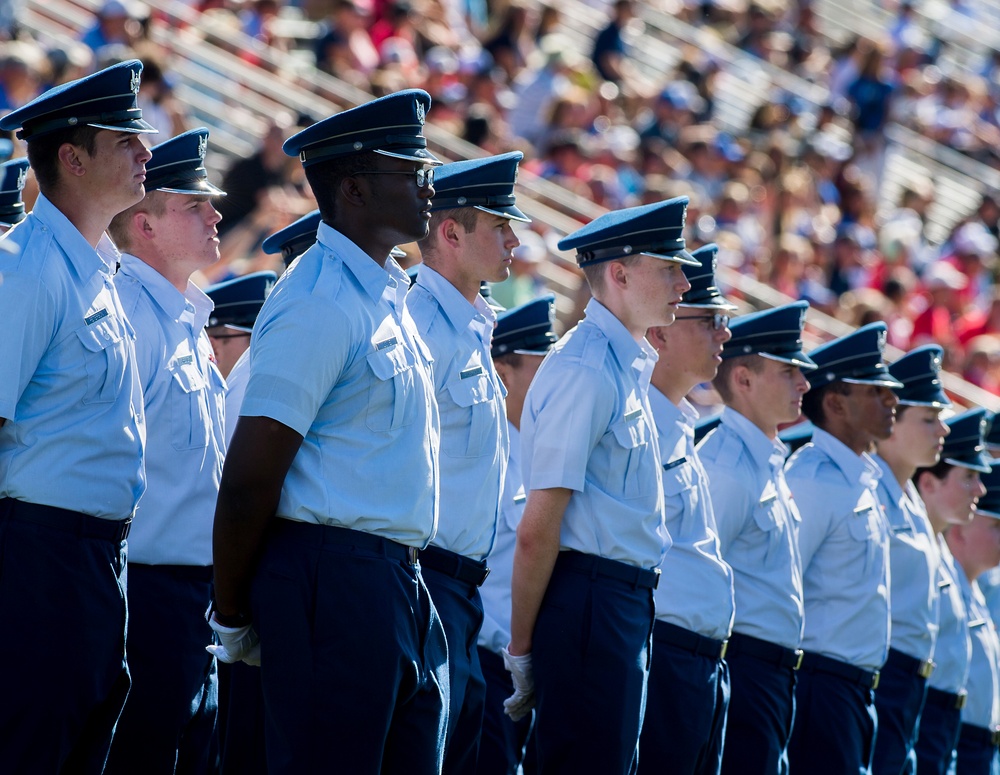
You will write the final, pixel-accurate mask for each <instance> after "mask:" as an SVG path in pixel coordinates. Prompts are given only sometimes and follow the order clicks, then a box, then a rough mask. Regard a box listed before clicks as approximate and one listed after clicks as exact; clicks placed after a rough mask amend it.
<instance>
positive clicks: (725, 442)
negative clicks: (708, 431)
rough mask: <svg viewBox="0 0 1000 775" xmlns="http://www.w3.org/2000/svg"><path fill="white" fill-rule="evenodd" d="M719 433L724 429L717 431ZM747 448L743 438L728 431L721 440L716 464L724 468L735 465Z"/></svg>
mask: <svg viewBox="0 0 1000 775" xmlns="http://www.w3.org/2000/svg"><path fill="white" fill-rule="evenodd" d="M717 433H720V434H721V433H722V431H717ZM745 449H746V445H745V444H744V443H743V439H741V438H740V437H739V436H737V435H736V434H735V433H726V435H725V436H724V437H723V438H722V439H720V441H719V454H718V455H716V456H715V463H716V465H718V466H720V467H723V468H732V467H735V466H736V464H737V463H738V462H739V460H740V458H741V457H742V456H743V452H744V450H745Z"/></svg>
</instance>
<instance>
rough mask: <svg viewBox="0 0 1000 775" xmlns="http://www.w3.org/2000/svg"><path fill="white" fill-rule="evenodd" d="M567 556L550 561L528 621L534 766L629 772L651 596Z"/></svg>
mask: <svg viewBox="0 0 1000 775" xmlns="http://www.w3.org/2000/svg"><path fill="white" fill-rule="evenodd" d="M574 554H576V553H573V552H562V553H560V556H559V558H558V559H557V560H556V565H555V568H554V570H553V572H552V578H551V579H550V581H549V585H548V589H547V590H546V592H545V597H544V599H543V600H542V606H541V610H540V611H539V613H538V620H537V622H536V624H535V631H534V637H533V645H532V662H533V666H534V674H535V700H536V704H535V742H536V745H537V749H538V771H539V772H542V773H545V775H558V774H559V773H572V775H579V773H583V772H593V773H601V775H616V774H618V773H621V774H622V775H628V774H630V773H634V772H635V771H636V766H637V763H638V750H639V730H640V729H642V718H643V711H644V708H645V705H646V679H647V676H648V674H649V659H650V652H651V648H652V642H651V640H652V633H653V593H652V589H646V588H642V587H638V586H636V585H635V584H633V583H630V582H627V581H619V580H617V579H613V578H608V577H606V576H602V575H600V574H598V573H584V572H580V571H578V570H575V569H574V568H571V567H569V566H570V565H571V564H572V562H571V560H572V558H571V557H569V556H567V555H574ZM576 557H577V558H580V557H583V558H589V555H576Z"/></svg>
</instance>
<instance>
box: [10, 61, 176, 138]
mask: <svg viewBox="0 0 1000 775" xmlns="http://www.w3.org/2000/svg"><path fill="white" fill-rule="evenodd" d="M141 73H142V62H140V61H139V60H138V59H130V60H129V61H127V62H119V63H118V64H115V65H111V67H106V68H105V69H103V70H99V71H98V72H96V73H94V74H93V75H88V76H86V77H85V78H80V79H78V80H76V81H69V82H67V83H64V84H61V85H59V86H56V87H54V88H52V89H49V90H48V91H47V92H45V93H44V94H42V95H41V96H39V97H36V98H35V99H33V100H32V101H31V102H29V103H28V104H27V105H24V106H23V107H20V108H18V109H17V110H14V111H12V112H10V113H8V114H7V115H6V116H3V117H2V118H0V129H4V130H11V129H20V130H21V131H19V132H18V133H17V136H18V137H19V138H20V139H22V140H30V139H31V138H33V137H38V136H40V135H44V134H47V133H49V132H55V131H57V130H60V129H70V128H72V127H76V126H92V127H96V128H97V129H111V130H113V131H115V132H132V133H147V132H156V131H157V130H156V128H155V127H153V126H152V125H150V124H147V123H146V122H145V121H143V120H142V110H141V109H140V108H139V105H138V103H137V102H136V97H137V95H138V93H139V77H140V74H141Z"/></svg>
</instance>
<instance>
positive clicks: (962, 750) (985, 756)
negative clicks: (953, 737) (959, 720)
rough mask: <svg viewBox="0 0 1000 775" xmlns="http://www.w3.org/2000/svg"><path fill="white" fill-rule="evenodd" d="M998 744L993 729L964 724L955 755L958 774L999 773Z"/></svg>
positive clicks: (985, 774) (981, 774)
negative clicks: (994, 740)
mask: <svg viewBox="0 0 1000 775" xmlns="http://www.w3.org/2000/svg"><path fill="white" fill-rule="evenodd" d="M998 772H1000V763H998V762H997V744H996V743H995V742H993V739H992V735H991V730H989V729H986V728H985V727H976V726H973V725H972V724H962V728H961V731H960V732H959V735H958V747H957V748H956V755H955V773H956V775H997V773H998Z"/></svg>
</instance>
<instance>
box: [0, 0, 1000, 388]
mask: <svg viewBox="0 0 1000 775" xmlns="http://www.w3.org/2000/svg"><path fill="white" fill-rule="evenodd" d="M577 2H579V3H581V4H582V5H584V6H587V7H586V9H585V11H586V14H587V15H588V16H593V15H594V14H597V15H599V16H602V17H603V18H604V19H605V21H604V23H603V25H604V26H603V28H602V29H600V30H599V31H598V32H597V33H596V34H595V35H594V36H593V38H592V39H591V41H590V42H589V43H588V46H587V47H589V50H585V48H583V47H581V46H580V45H579V40H578V38H574V37H573V36H572V34H571V33H572V32H573V31H574V30H575V29H576V28H575V27H572V25H567V17H569V16H570V15H572V14H574V8H575V7H576V3H567V2H560V3H553V4H552V5H542V4H538V3H527V2H521V1H519V0H515V1H514V2H511V1H510V0H187V4H188V5H189V6H190V10H191V11H192V12H197V13H200V17H199V21H198V24H197V25H196V26H197V28H198V30H199V32H200V34H201V35H202V36H203V37H204V38H205V39H206V40H207V41H208V42H210V43H211V42H216V43H219V42H221V41H223V40H224V39H226V38H227V35H226V34H225V33H227V32H229V33H236V32H242V33H244V34H246V35H248V36H250V37H252V38H255V39H256V40H258V41H260V42H262V43H263V44H266V45H267V46H273V47H275V48H277V49H279V50H281V51H294V52H296V61H298V62H303V61H304V62H306V63H307V65H306V66H309V67H312V66H314V67H315V68H317V69H318V70H320V71H323V72H326V73H329V74H331V75H333V76H335V77H337V78H339V79H342V80H344V81H347V82H349V83H351V84H352V85H355V86H358V87H360V88H362V89H364V90H365V91H368V92H371V93H374V94H375V95H376V96H377V95H381V94H385V93H390V92H394V91H398V90H399V89H402V88H406V87H409V86H418V87H421V88H424V89H426V90H427V91H428V92H429V93H430V94H431V95H432V97H433V100H434V109H433V110H432V111H431V113H430V117H429V120H430V121H431V122H432V123H434V124H437V125H440V126H442V127H443V128H445V129H447V130H449V131H450V132H452V133H453V134H455V135H456V136H458V137H461V138H463V139H464V140H466V141H468V142H470V143H473V144H474V145H477V146H479V147H481V148H482V149H484V150H485V151H487V152H488V153H501V152H504V151H508V150H515V149H516V150H521V151H523V152H524V153H525V161H524V163H523V164H522V169H523V170H525V171H526V172H527V173H531V174H534V175H537V176H539V177H541V178H545V179H547V180H550V181H552V182H553V183H555V184H558V185H560V186H562V187H564V188H566V189H568V190H570V191H572V192H573V193H575V194H577V195H579V196H581V197H584V198H586V199H588V200H591V201H593V202H595V203H596V204H598V205H600V206H603V207H606V208H609V209H614V208H619V207H627V206H632V205H636V204H642V203H645V202H653V201H659V200H662V199H664V198H667V197H671V196H678V195H687V196H689V197H690V198H691V207H690V208H689V216H688V235H687V236H688V238H689V240H690V243H691V244H692V245H693V246H697V245H699V244H703V243H706V242H716V243H718V244H719V245H720V252H719V259H720V262H722V263H723V264H726V265H728V266H729V267H731V268H733V269H736V270H737V271H739V272H742V273H744V274H747V275H751V276H753V277H755V278H756V279H758V280H760V281H762V282H765V283H767V284H768V285H770V286H771V287H773V288H775V289H777V290H779V291H781V292H782V293H785V294H787V295H788V296H790V297H792V298H796V299H807V300H809V301H810V303H811V304H812V305H813V306H814V307H817V308H819V309H821V310H824V311H826V312H829V313H830V314H833V315H835V316H837V317H838V318H840V319H842V320H844V321H845V322H847V323H850V324H853V325H860V324H864V323H867V322H871V321H873V320H885V321H886V323H887V324H888V327H889V332H890V333H889V341H890V344H894V345H897V346H898V347H900V348H903V349H908V348H911V347H914V346H917V345H920V344H924V343H928V342H937V343H939V344H941V345H942V346H943V347H944V349H945V352H946V354H947V363H946V366H947V367H948V368H950V369H951V370H952V371H955V372H958V373H960V374H962V375H963V376H964V377H965V378H966V379H967V380H969V381H971V382H973V383H975V384H977V385H980V386H982V387H984V388H986V389H988V390H991V391H993V392H995V393H998V394H1000V294H998V293H997V291H996V283H995V279H996V277H997V274H998V272H1000V265H998V263H997V258H998V245H1000V242H998V236H1000V229H998V219H1000V192H997V194H996V195H991V194H990V193H989V192H987V193H986V194H985V195H984V196H983V198H982V201H981V204H980V205H979V207H978V209H976V210H975V211H974V212H972V213H970V214H969V215H968V216H967V217H966V218H965V219H963V220H961V221H959V222H958V223H956V224H955V225H954V228H953V229H952V231H951V233H950V235H948V237H947V239H946V240H945V241H944V242H943V243H941V244H934V243H933V242H931V240H930V238H929V235H928V229H927V225H928V211H929V209H930V208H931V207H932V206H933V205H934V204H935V201H936V198H937V197H938V196H939V195H942V196H943V195H944V194H940V192H939V191H937V190H936V187H935V181H934V180H931V179H923V178H916V179H914V180H911V181H910V183H909V185H908V186H907V187H906V188H905V189H904V190H903V192H902V195H901V196H900V198H899V201H898V202H896V203H895V206H894V207H891V208H888V209H887V208H886V207H885V206H884V204H883V206H882V207H881V208H880V207H879V197H878V194H879V190H880V185H881V183H882V180H881V175H882V170H883V163H884V160H885V150H886V148H885V142H886V141H885V133H884V129H885V127H886V125H887V124H888V123H890V122H896V123H899V124H901V125H903V126H905V127H907V128H909V129H911V130H915V131H918V132H920V133H921V134H923V135H925V136H926V137H928V138H930V139H932V140H935V141H937V142H939V143H942V144H944V145H946V146H948V147H950V148H952V149H954V150H957V151H959V152H961V153H962V154H965V155H966V156H968V157H970V158H971V159H973V160H975V161H977V162H981V163H983V164H986V165H989V166H990V167H992V168H995V169H1000V157H998V155H997V149H998V148H1000V142H998V141H1000V53H997V52H994V53H993V55H984V56H982V57H980V58H979V59H976V58H974V57H966V60H965V61H964V62H963V66H962V69H958V68H957V67H956V66H955V65H954V64H953V57H951V56H950V55H949V41H948V39H947V37H946V36H945V35H944V33H942V32H941V30H944V29H947V30H949V31H950V32H949V34H950V35H955V34H960V33H961V32H962V31H963V30H964V31H965V32H966V33H968V34H973V35H974V34H975V31H976V30H977V28H979V27H980V26H983V27H989V28H990V29H992V27H991V26H990V24H989V23H990V21H991V20H990V19H989V18H988V17H985V16H982V14H985V13H986V12H987V10H988V9H986V8H985V7H984V8H978V7H977V5H976V4H975V3H974V2H970V3H963V2H962V1H961V0H954V2H950V3H948V4H947V6H946V7H945V11H946V13H945V14H944V16H942V14H941V13H938V14H937V15H936V18H937V19H938V22H937V23H936V24H935V25H931V24H929V23H928V22H927V21H926V20H927V18H928V16H927V15H924V14H920V13H918V11H919V10H921V9H920V8H914V6H912V5H911V4H910V0H903V2H902V3H900V4H899V5H898V6H891V7H890V8H891V11H892V13H893V15H894V16H895V20H894V21H893V23H892V24H891V25H890V26H888V27H887V28H886V29H885V30H884V31H883V34H882V35H881V36H880V37H879V38H878V39H866V38H851V39H848V40H843V39H838V40H836V41H835V40H831V39H829V38H827V37H825V36H824V35H823V34H822V33H821V31H820V29H819V24H818V23H817V14H816V9H815V8H814V7H812V6H810V5H809V3H808V1H807V0H800V2H798V3H797V2H794V1H789V2H782V0H706V1H705V2H694V0H660V1H659V2H656V3H651V4H640V3H636V2H633V1H632V0H615V1H614V2H607V1H606V0H577ZM647 6H652V7H655V8H656V9H657V10H662V11H665V12H667V13H669V14H670V15H671V16H672V17H674V18H675V19H679V20H680V21H683V22H685V23H687V24H689V25H691V26H692V27H696V28H700V29H701V30H702V31H706V32H709V33H711V35H712V36H713V39H717V40H718V41H720V43H727V44H730V45H731V46H733V47H736V49H739V50H741V51H742V52H745V53H747V54H750V55H752V56H754V57H757V58H758V59H759V60H761V61H762V62H764V63H767V66H773V67H778V68H781V69H782V70H785V71H787V72H789V73H792V74H794V75H796V76H798V77H800V78H802V79H805V80H806V81H808V82H811V83H812V84H815V85H818V86H821V87H823V90H824V93H826V94H828V98H827V99H825V100H824V101H823V102H822V104H812V103H810V102H809V101H808V100H806V99H804V98H803V97H802V96H801V95H798V94H795V93H788V92H776V93H773V94H772V95H770V99H768V100H767V101H765V102H764V103H763V104H761V105H760V106H759V107H758V108H757V109H756V111H755V112H754V113H753V115H752V117H751V119H750V123H749V126H748V128H747V129H746V131H745V132H743V133H742V134H741V135H739V136H735V135H733V134H731V133H728V132H726V131H724V130H723V128H722V124H721V122H720V121H718V115H717V108H718V102H719V100H718V84H719V79H720V76H721V75H722V74H723V69H724V63H723V62H722V61H720V60H719V58H717V57H715V56H713V55H711V54H708V53H706V51H705V50H703V49H699V48H695V47H693V46H688V47H685V48H684V49H683V50H682V51H680V52H679V53H680V55H679V56H678V58H677V61H678V62H679V63H680V64H679V65H678V66H677V67H676V68H675V69H673V70H672V71H670V72H662V67H661V68H660V71H659V74H657V73H658V71H657V67H656V66H655V65H654V63H650V62H647V61H643V60H642V59H641V57H640V56H639V55H638V54H637V50H636V49H635V48H634V44H635V42H636V40H637V36H639V35H642V34H652V33H651V31H650V29H649V28H648V27H644V26H643V23H642V21H641V19H640V18H639V17H641V16H642V13H643V8H644V7H647ZM23 7H24V2H23V0H10V1H9V2H7V3H5V4H3V6H2V10H0V25H2V27H0V37H3V38H5V39H6V40H5V41H4V42H3V43H0V54H2V55H0V112H3V111H7V110H10V109H13V108H15V107H17V106H19V105H22V104H24V103H25V102H27V101H28V100H30V99H31V98H32V97H33V96H35V95H37V94H38V93H40V92H41V91H43V90H45V89H47V88H49V87H50V86H52V85H54V84H57V83H61V82H63V81H66V80H70V79H73V78H76V77H79V76H80V75H82V74H85V73H87V72H91V71H93V70H95V69H97V68H99V67H103V66H106V65H107V64H109V63H111V62H113V61H116V60H120V59H123V58H126V57H129V56H138V57H140V58H141V59H142V60H143V61H144V62H145V65H146V68H145V71H144V73H143V80H142V91H141V92H140V103H141V105H142V109H143V115H144V116H145V117H148V120H149V121H150V122H151V123H153V124H154V125H156V126H157V127H158V128H159V129H160V131H161V134H160V135H159V137H158V138H157V139H158V140H160V139H165V138H166V137H168V136H171V135H174V134H176V133H178V132H180V131H182V130H184V129H187V128H191V127H192V126H193V125H194V123H193V121H192V119H191V117H190V115H189V114H190V112H191V111H190V110H189V108H188V107H187V106H185V104H184V103H183V101H182V100H180V99H179V98H178V97H177V95H176V94H175V85H176V81H177V78H176V77H175V76H174V75H173V74H172V72H171V69H170V68H171V61H170V56H169V52H166V51H164V50H163V49H162V47H160V46H157V45H155V44H154V43H153V42H151V39H150V30H151V29H153V28H154V27H155V25H157V24H161V25H163V24H168V23H169V24H171V25H176V24H177V23H178V22H177V17H171V19H169V20H168V19H167V18H166V17H164V16H163V15H162V14H161V12H159V11H157V10H156V9H155V8H154V9H151V8H149V7H146V6H144V5H142V4H140V3H138V2H134V0H104V2H103V3H102V4H100V5H99V6H96V12H95V14H94V19H93V23H92V24H91V25H90V26H89V27H87V28H85V29H81V30H79V35H78V37H77V39H76V40H65V41H61V42H60V43H59V44H58V45H54V44H52V43H51V41H48V42H46V44H45V45H42V44H41V43H39V42H38V41H36V40H34V39H33V38H32V36H31V34H30V32H29V30H28V29H27V26H26V25H23V24H21V23H20V21H19V20H20V18H21V17H20V14H22V13H24V10H23ZM571 27H572V29H571ZM956 31H958V32H956ZM226 47H227V48H228V49H229V50H230V51H231V52H232V53H234V54H235V55H237V56H240V57H242V58H244V59H246V60H247V61H250V62H252V63H254V64H256V65H259V66H261V67H262V68H267V67H270V66H271V65H269V63H268V62H265V61H262V60H261V59H260V57H259V56H258V55H257V53H256V52H257V51H258V50H259V49H254V48H252V47H239V46H231V45H228V46H226ZM318 118H322V117H321V116H309V115H295V114H293V113H288V114H280V115H276V116H274V117H272V119H271V121H270V123H269V124H268V126H267V127H266V129H265V131H264V132H263V135H262V137H261V139H260V141H259V146H258V148H257V149H256V150H255V152H254V153H253V154H251V155H248V156H246V157H245V158H238V159H227V160H224V162H223V163H221V164H220V167H221V172H222V173H223V176H222V180H221V181H220V182H221V185H222V187H223V188H224V189H226V190H227V191H228V192H229V196H228V197H227V198H226V199H225V200H223V201H222V203H221V204H220V207H219V209H220V211H221V212H222V214H223V216H224V219H223V221H222V223H221V225H220V232H221V233H222V235H223V247H222V250H223V260H222V261H221V262H220V263H219V265H218V266H217V267H215V268H213V273H212V275H211V276H209V277H206V278H205V280H206V281H217V280H221V279H225V278H226V277H229V276H233V275H236V274H242V273H245V272H248V271H256V270H259V269H264V268H273V267H272V266H271V264H272V263H273V261H274V257H273V256H266V255H265V254H263V252H262V251H261V250H260V243H261V241H262V239H263V238H264V237H266V236H267V235H268V234H270V233H272V232H273V231H275V230H277V229H279V228H282V227H283V226H285V225H287V224H288V223H290V222H291V221H292V220H294V219H295V218H297V217H299V216H300V215H302V214H303V213H305V212H307V211H309V210H310V209H312V208H313V206H314V204H313V203H312V201H311V199H310V197H309V195H308V189H307V187H306V186H305V185H304V181H303V180H302V179H301V172H300V170H301V167H300V166H299V165H298V164H297V163H295V160H294V159H289V158H288V157H286V156H285V155H284V154H283V153H282V152H281V143H282V142H283V140H284V139H285V138H287V137H288V136H289V135H290V134H291V133H292V132H294V131H297V130H298V129H299V128H301V127H302V126H305V125H307V124H308V123H310V122H311V121H313V120H316V119H318ZM26 199H27V200H28V202H29V204H30V201H31V192H30V189H29V191H27V192H26ZM531 229H533V230H528V229H525V230H523V231H522V233H521V234H520V235H519V236H520V238H521V242H522V244H521V246H520V247H519V248H518V249H517V250H516V255H515V258H516V261H515V264H514V271H513V273H512V277H511V278H510V279H509V280H508V281H506V282H505V283H503V284H502V285H499V286H497V287H495V288H494V289H493V293H494V296H495V298H496V299H497V300H498V301H499V302H500V303H502V304H504V305H506V306H513V305H516V304H519V303H523V302H524V301H526V300H528V299H530V298H533V297H535V296H537V295H539V294H540V293H543V292H544V291H545V281H544V279H543V273H541V272H540V271H539V267H540V266H542V263H543V262H545V261H548V260H552V259H554V257H555V254H556V251H555V248H554V243H555V241H556V240H557V238H558V236H559V235H557V234H554V233H553V234H550V233H547V232H546V227H545V226H544V224H535V225H533V226H532V227H531ZM411 259H412V260H416V256H415V255H414V256H411Z"/></svg>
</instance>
